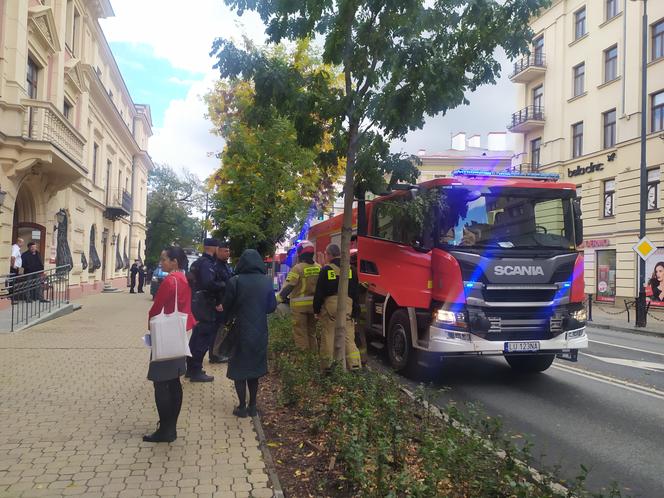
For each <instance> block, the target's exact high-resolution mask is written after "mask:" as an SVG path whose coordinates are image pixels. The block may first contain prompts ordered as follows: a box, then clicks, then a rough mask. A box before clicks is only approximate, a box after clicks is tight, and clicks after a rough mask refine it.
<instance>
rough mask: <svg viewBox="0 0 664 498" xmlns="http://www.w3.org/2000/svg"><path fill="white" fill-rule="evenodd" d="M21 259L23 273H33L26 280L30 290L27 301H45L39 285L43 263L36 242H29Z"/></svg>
mask: <svg viewBox="0 0 664 498" xmlns="http://www.w3.org/2000/svg"><path fill="white" fill-rule="evenodd" d="M21 259H22V260H23V268H24V269H25V274H26V275H27V274H28V273H32V274H34V275H32V276H30V277H29V278H28V282H27V284H26V285H28V286H29V287H30V288H31V290H30V292H29V293H28V301H34V300H36V299H39V301H40V302H42V303H47V302H48V300H47V299H44V295H43V292H42V287H41V280H42V275H41V272H43V271H44V264H43V263H42V259H41V255H40V254H39V251H37V244H36V243H34V242H30V243H29V244H28V250H27V251H26V252H24V253H23V254H22V255H21Z"/></svg>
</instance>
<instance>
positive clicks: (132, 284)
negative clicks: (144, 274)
mask: <svg viewBox="0 0 664 498" xmlns="http://www.w3.org/2000/svg"><path fill="white" fill-rule="evenodd" d="M140 268H141V260H140V259H137V260H135V261H134V264H133V265H131V268H130V269H129V275H130V277H129V278H130V284H129V294H135V293H136V291H135V290H134V289H135V288H136V277H137V276H138V272H139V271H141V270H140Z"/></svg>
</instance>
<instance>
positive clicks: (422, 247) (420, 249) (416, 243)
mask: <svg viewBox="0 0 664 498" xmlns="http://www.w3.org/2000/svg"><path fill="white" fill-rule="evenodd" d="M410 247H412V248H413V249H415V250H416V251H417V252H421V253H425V254H426V253H428V252H429V251H431V248H430V247H426V246H425V245H424V244H422V242H421V241H419V240H417V239H416V240H413V241H412V242H411V244H410Z"/></svg>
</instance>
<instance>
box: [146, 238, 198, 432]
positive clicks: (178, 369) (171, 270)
mask: <svg viewBox="0 0 664 498" xmlns="http://www.w3.org/2000/svg"><path fill="white" fill-rule="evenodd" d="M161 267H162V269H163V270H164V271H165V272H166V273H168V276H167V277H166V278H165V279H164V281H163V282H162V283H161V285H160V286H159V291H158V292H157V295H156V296H155V297H154V303H153V304H152V308H150V311H149V312H148V324H149V322H150V318H152V317H153V316H156V315H158V314H160V313H161V312H162V311H163V312H164V313H167V314H168V313H173V312H174V311H175V299H176V297H177V300H178V311H179V312H181V313H186V314H187V315H188V320H187V330H191V329H192V328H193V327H194V325H196V320H195V319H194V315H193V314H192V313H191V288H190V287H189V282H188V281H187V277H186V276H185V274H184V269H185V268H186V267H187V256H186V254H185V253H184V251H183V250H182V249H181V248H180V247H173V246H171V247H169V248H167V249H164V250H163V251H162V252H161ZM176 294H177V296H176ZM148 328H149V325H148ZM186 369H187V364H186V362H185V357H184V356H183V357H181V358H174V359H170V360H163V361H150V368H149V369H148V379H149V380H151V381H152V382H153V383H154V399H155V403H156V404H157V412H158V413H159V427H158V428H157V430H156V431H155V432H154V433H152V434H149V435H146V436H143V441H147V442H150V443H170V442H173V441H175V439H176V438H177V430H176V427H177V421H178V416H179V415H180V408H181V407H182V384H181V383H180V376H182V375H184V373H185V371H186Z"/></svg>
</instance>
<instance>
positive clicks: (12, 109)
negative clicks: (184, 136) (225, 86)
mask: <svg viewBox="0 0 664 498" xmlns="http://www.w3.org/2000/svg"><path fill="white" fill-rule="evenodd" d="M109 16H113V9H112V7H111V4H110V2H109V0H0V165H1V168H0V188H1V189H2V191H3V192H5V194H4V200H3V202H2V206H1V207H0V210H1V213H0V226H1V234H0V241H1V242H0V265H2V266H3V267H4V268H5V272H6V271H8V270H9V257H10V248H11V245H12V243H13V241H14V239H15V238H16V237H17V236H21V237H22V238H23V239H25V241H26V243H27V242H28V241H30V240H35V241H36V242H38V243H39V246H40V251H41V253H42V255H43V257H44V259H45V261H44V262H45V265H46V267H47V268H48V267H53V266H54V265H55V264H56V259H58V263H60V262H61V261H62V258H61V257H60V258H56V245H57V241H58V240H61V239H60V238H61V237H63V236H64V235H65V233H64V232H65V231H66V240H67V244H61V249H62V248H63V247H65V246H66V245H68V246H69V250H70V251H69V252H70V254H71V258H72V262H73V269H72V272H71V274H70V283H71V286H72V289H71V290H72V296H73V297H76V296H77V295H80V294H82V293H87V292H94V291H98V290H100V289H101V287H102V285H103V283H104V282H107V283H113V281H114V280H115V284H116V286H120V285H123V283H124V282H125V281H126V275H127V268H128V265H129V263H130V261H132V260H134V259H136V258H143V255H144V249H145V232H146V220H145V216H146V203H147V175H148V170H149V169H150V168H151V167H152V160H151V159H150V156H149V155H148V152H147V148H148V138H149V137H150V135H151V133H152V123H151V117H150V108H149V106H147V105H139V104H135V103H134V102H133V101H132V98H131V96H130V95H129V91H128V90H127V87H126V85H125V83H124V81H123V79H122V74H121V73H120V71H119V69H118V66H117V64H116V61H115V60H114V58H113V54H112V53H111V50H110V48H109V46H108V43H107V42H106V39H105V37H104V34H103V32H102V30H101V28H100V26H99V22H98V21H99V19H103V18H107V17H109ZM0 196H2V194H0ZM58 213H60V214H59V215H58ZM63 221H64V223H63ZM58 230H60V231H61V232H63V233H61V234H58V233H57V232H58ZM61 252H62V251H61Z"/></svg>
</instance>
